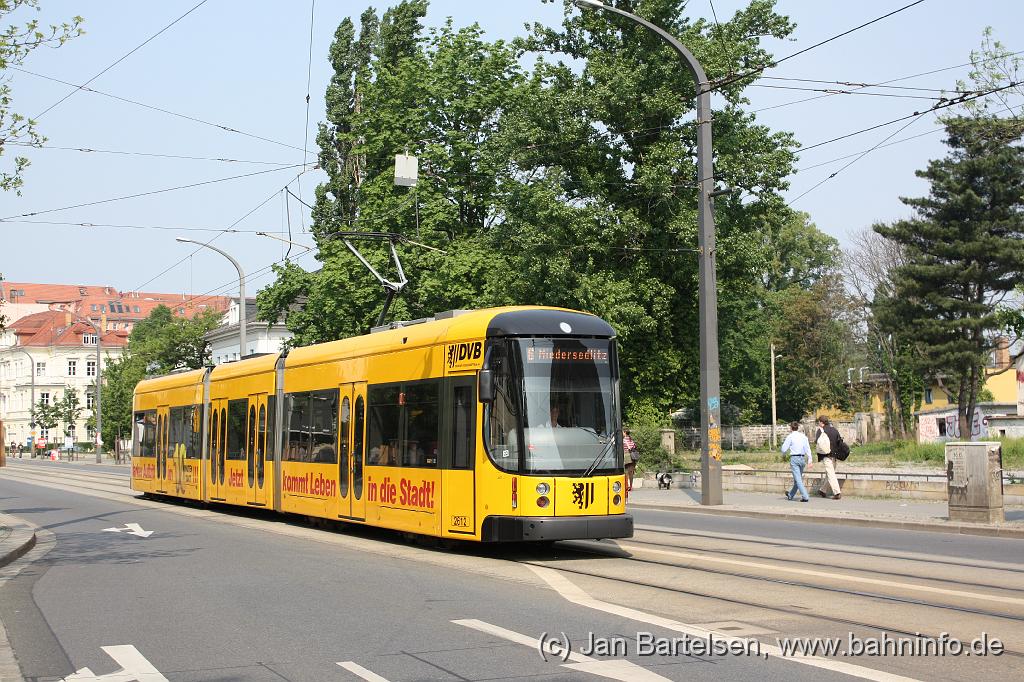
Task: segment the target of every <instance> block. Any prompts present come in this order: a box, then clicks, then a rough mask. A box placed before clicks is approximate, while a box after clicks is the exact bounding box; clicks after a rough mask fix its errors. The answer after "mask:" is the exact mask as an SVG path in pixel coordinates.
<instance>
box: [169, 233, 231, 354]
mask: <svg viewBox="0 0 1024 682" xmlns="http://www.w3.org/2000/svg"><path fill="white" fill-rule="evenodd" d="M175 241H179V242H181V243H182V244H196V245H198V246H201V247H204V248H207V249H210V250H211V251H216V252H217V253H219V254H220V255H222V256H224V257H225V258H227V259H228V260H229V261H231V264H232V265H234V266H235V270H238V359H239V360H241V359H242V358H244V357H245V355H246V352H245V322H246V319H245V318H246V315H245V272H243V271H242V266H241V265H239V264H238V261H236V260H235V259H234V258H232V257H231V256H229V255H228V254H227V252H225V251H221V250H220V249H218V248H217V247H216V246H210V245H209V244H206V243H204V242H197V241H195V240H192V239H185V238H184V237H176V238H175Z"/></svg>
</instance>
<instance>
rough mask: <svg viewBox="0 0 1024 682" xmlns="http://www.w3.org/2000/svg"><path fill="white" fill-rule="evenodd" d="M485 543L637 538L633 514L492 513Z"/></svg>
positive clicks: (484, 530) (483, 536) (482, 533)
mask: <svg viewBox="0 0 1024 682" xmlns="http://www.w3.org/2000/svg"><path fill="white" fill-rule="evenodd" d="M480 536H481V537H480V539H481V540H483V541H484V542H534V541H540V542H543V541H550V540H600V539H604V538H631V537H633V517H632V516H630V515H629V514H615V515H612V516H488V517H487V518H486V519H484V525H483V528H482V529H481V531H480Z"/></svg>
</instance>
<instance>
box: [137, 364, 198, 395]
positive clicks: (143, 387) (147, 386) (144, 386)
mask: <svg viewBox="0 0 1024 682" xmlns="http://www.w3.org/2000/svg"><path fill="white" fill-rule="evenodd" d="M205 374H206V369H192V370H189V371H187V372H175V373H174V374H165V375H164V376H160V377H153V378H152V379H143V380H142V381H140V382H139V383H138V385H137V386H136V387H135V392H136V393H149V392H151V391H166V390H168V389H171V388H182V387H186V386H195V385H196V384H201V383H203V376H204V375H205Z"/></svg>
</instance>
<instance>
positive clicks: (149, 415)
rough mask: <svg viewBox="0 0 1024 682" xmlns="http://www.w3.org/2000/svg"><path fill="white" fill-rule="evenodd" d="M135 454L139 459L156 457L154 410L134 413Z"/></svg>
mask: <svg viewBox="0 0 1024 682" xmlns="http://www.w3.org/2000/svg"><path fill="white" fill-rule="evenodd" d="M135 452H136V453H137V456H139V457H156V410H145V411H140V412H136V413H135Z"/></svg>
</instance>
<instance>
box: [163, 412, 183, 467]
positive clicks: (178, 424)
mask: <svg viewBox="0 0 1024 682" xmlns="http://www.w3.org/2000/svg"><path fill="white" fill-rule="evenodd" d="M168 416H169V417H170V419H169V423H168V427H169V428H168V431H169V432H170V433H169V434H168V446H169V447H168V449H167V454H168V455H171V456H174V455H175V454H177V451H178V445H179V444H181V443H184V442H185V408H184V407H172V408H171V409H170V411H169V413H168Z"/></svg>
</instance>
